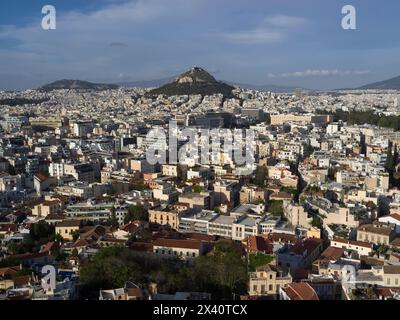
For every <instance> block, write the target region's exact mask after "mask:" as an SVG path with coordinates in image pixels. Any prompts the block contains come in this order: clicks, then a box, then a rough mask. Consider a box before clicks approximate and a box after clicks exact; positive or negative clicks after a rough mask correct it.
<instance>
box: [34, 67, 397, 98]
mask: <svg viewBox="0 0 400 320" xmlns="http://www.w3.org/2000/svg"><path fill="white" fill-rule="evenodd" d="M235 86H237V87H241V88H244V89H252V90H259V91H272V92H278V93H290V92H295V91H299V90H300V91H304V90H305V91H315V90H309V89H306V88H302V87H294V86H279V85H273V84H266V85H252V84H243V83H236V82H230V81H217V80H216V79H215V78H214V77H213V76H212V75H211V74H209V73H208V72H207V71H205V70H204V69H202V68H198V67H194V68H192V69H190V70H189V71H186V72H184V73H182V74H181V75H179V76H176V77H168V78H162V79H156V80H148V81H132V82H120V83H116V84H104V83H92V82H88V81H81V80H59V81H55V82H52V83H49V84H46V85H44V86H42V87H40V88H39V90H42V91H51V90H58V89H70V90H109V89H118V88H119V87H127V88H133V87H137V88H156V89H153V90H151V91H150V94H166V95H172V94H177V95H179V94H203V95H210V94H213V93H222V94H224V95H225V96H231V94H232V90H233V89H234V88H233V87H235ZM368 89H371V90H400V76H399V77H395V78H391V79H388V80H384V81H380V82H374V83H370V84H367V85H364V86H361V87H357V88H347V89H337V90H368ZM337 90H332V91H337Z"/></svg>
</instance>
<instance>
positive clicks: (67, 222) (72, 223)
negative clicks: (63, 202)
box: [56, 220, 81, 227]
mask: <svg viewBox="0 0 400 320" xmlns="http://www.w3.org/2000/svg"><path fill="white" fill-rule="evenodd" d="M80 225H81V222H80V221H79V220H64V221H60V222H57V224H56V227H79V226H80Z"/></svg>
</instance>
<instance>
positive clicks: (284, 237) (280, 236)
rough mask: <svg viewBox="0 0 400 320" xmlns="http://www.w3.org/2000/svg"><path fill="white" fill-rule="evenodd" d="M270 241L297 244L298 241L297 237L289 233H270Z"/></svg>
mask: <svg viewBox="0 0 400 320" xmlns="http://www.w3.org/2000/svg"><path fill="white" fill-rule="evenodd" d="M268 239H269V240H271V241H272V242H285V243H286V242H292V243H293V242H295V241H296V240H297V238H296V236H295V235H293V234H288V233H269V234H268Z"/></svg>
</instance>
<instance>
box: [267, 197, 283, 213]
mask: <svg viewBox="0 0 400 320" xmlns="http://www.w3.org/2000/svg"><path fill="white" fill-rule="evenodd" d="M267 210H268V212H269V213H271V214H272V215H273V216H282V215H283V201H282V200H269V201H267Z"/></svg>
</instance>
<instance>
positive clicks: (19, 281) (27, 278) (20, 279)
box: [14, 275, 31, 286]
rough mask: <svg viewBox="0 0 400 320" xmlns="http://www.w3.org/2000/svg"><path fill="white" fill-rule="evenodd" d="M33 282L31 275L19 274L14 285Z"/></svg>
mask: <svg viewBox="0 0 400 320" xmlns="http://www.w3.org/2000/svg"><path fill="white" fill-rule="evenodd" d="M30 282H31V276H30V275H26V276H19V277H16V278H14V286H25V285H27V284H29V283H30Z"/></svg>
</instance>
